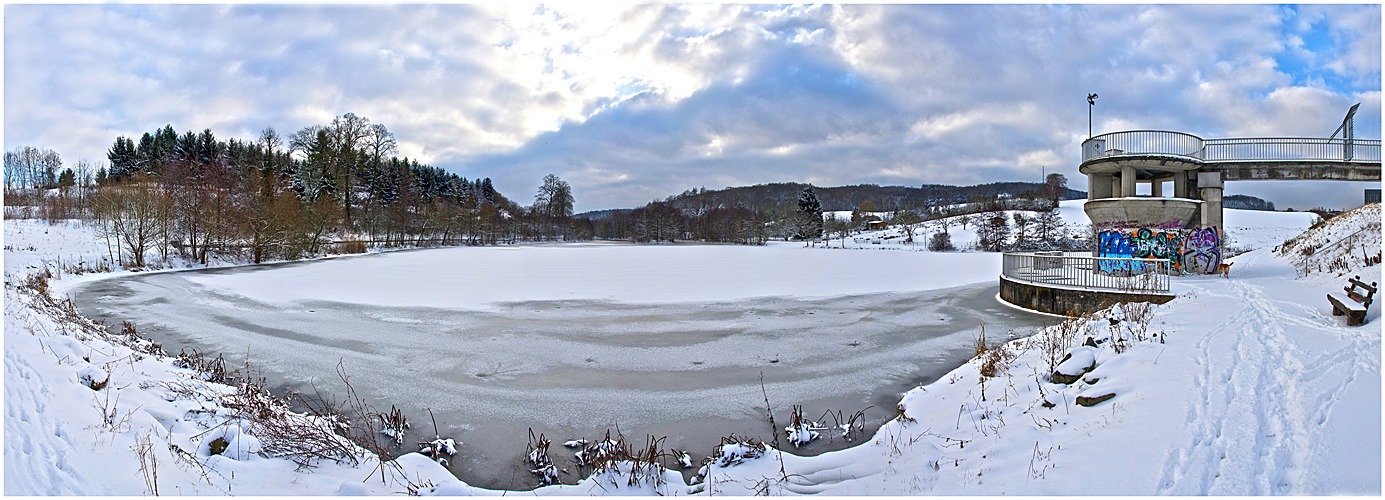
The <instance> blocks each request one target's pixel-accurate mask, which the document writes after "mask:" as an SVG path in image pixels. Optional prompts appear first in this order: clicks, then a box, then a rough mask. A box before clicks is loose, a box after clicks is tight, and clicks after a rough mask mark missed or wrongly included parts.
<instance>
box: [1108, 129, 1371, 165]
mask: <svg viewBox="0 0 1385 500" xmlns="http://www.w3.org/2000/svg"><path fill="white" fill-rule="evenodd" d="M1148 154H1155V155H1173V156H1183V157H1188V158H1196V159H1198V160H1203V161H1210V162H1237V161H1342V162H1345V161H1355V162H1379V161H1380V140H1379V139H1324V138H1316V137H1248V138H1233V139H1202V138H1200V137H1198V136H1195V135H1192V134H1186V133H1183V132H1171V131H1167V130H1129V131H1124V132H1111V133H1108V134H1101V135H1098V136H1096V137H1092V138H1091V139H1087V140H1086V141H1083V142H1082V161H1087V160H1090V159H1092V158H1100V157H1103V156H1117V155H1148Z"/></svg>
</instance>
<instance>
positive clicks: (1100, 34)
mask: <svg viewBox="0 0 1385 500" xmlns="http://www.w3.org/2000/svg"><path fill="white" fill-rule="evenodd" d="M4 9H5V10H4V12H5V24H4V30H5V31H4V59H5V61H4V62H5V64H4V72H5V73H4V81H5V98H4V115H5V123H4V127H5V132H4V141H5V150H7V151H9V150H13V149H15V148H17V147H21V146H37V147H41V148H48V149H52V150H54V151H57V152H58V153H59V154H60V155H61V156H62V157H63V159H64V160H65V162H67V163H68V164H71V163H73V162H74V161H76V160H78V159H87V160H92V161H105V152H106V150H107V149H109V148H110V146H111V144H112V143H113V142H114V140H115V138H116V137H117V136H120V135H126V136H131V137H134V138H138V136H139V135H140V134H142V133H144V132H147V131H153V130H155V129H157V128H159V127H162V126H163V125H165V124H171V125H173V127H174V128H175V129H177V130H178V131H179V132H182V131H186V130H196V131H201V130H203V129H208V128H210V129H211V130H212V131H213V132H214V133H215V134H216V135H217V136H218V137H220V138H223V139H225V138H231V137H236V138H242V139H254V138H255V137H257V136H258V135H259V133H260V131H261V130H263V129H265V128H266V127H273V128H274V129H275V130H277V131H278V132H279V133H280V135H288V134H290V133H292V132H293V131H296V130H298V129H301V128H303V127H306V126H311V125H317V124H326V123H329V122H331V120H332V118H333V117H335V116H338V115H341V114H344V113H348V112H350V113H355V114H357V115H359V116H363V117H366V118H368V119H370V120H371V121H372V122H373V123H381V124H384V125H385V126H387V127H388V128H389V129H390V130H391V131H392V132H393V133H394V134H395V136H396V138H397V139H398V142H399V152H400V154H402V155H405V156H408V157H410V158H415V159H418V160H419V161H420V162H422V163H427V164H431V165H434V166H438V167H443V168H445V169H447V170H449V171H452V172H455V173H457V174H459V175H462V176H464V177H467V178H472V179H474V178H481V177H490V178H491V179H493V181H494V183H495V185H496V187H497V189H499V190H500V191H501V192H502V193H505V194H506V195H507V196H509V197H511V198H512V199H515V200H516V201H519V202H521V203H528V201H529V200H531V199H532V198H531V197H532V196H533V193H536V192H537V190H538V186H539V185H540V184H541V182H542V178H543V177H544V175H546V174H550V173H551V174H556V175H558V176H559V177H561V178H562V179H563V180H566V181H568V182H569V183H570V184H571V185H572V188H573V195H574V197H575V199H576V207H575V208H576V211H578V212H582V211H586V210H596V209H604V208H632V207H636V206H639V205H643V204H644V203H647V202H649V201H652V200H657V199H663V198H665V197H667V196H669V195H673V194H677V193H679V192H682V191H684V190H687V189H689V188H698V187H705V188H707V189H718V188H723V187H729V186H741V185H750V184H758V183H767V182H811V183H813V184H815V185H819V186H837V185H846V184H858V183H874V184H881V185H904V186H917V185H919V184H924V183H937V184H958V185H968V184H980V183H987V182H997V181H1039V180H1040V179H1042V176H1043V174H1044V173H1054V172H1057V173H1061V174H1064V175H1065V176H1066V177H1067V178H1068V179H1069V185H1070V186H1071V187H1074V188H1077V189H1086V184H1087V183H1086V178H1085V176H1083V175H1081V174H1079V173H1078V171H1077V166H1078V163H1079V162H1080V158H1081V155H1080V153H1081V150H1080V144H1081V141H1082V140H1083V139H1085V138H1086V137H1087V136H1088V130H1087V125H1088V123H1087V121H1088V116H1087V115H1088V112H1089V111H1090V112H1091V119H1092V129H1093V131H1094V132H1095V133H1096V134H1100V133H1103V132H1113V131H1120V130H1134V129H1162V130H1176V131H1182V132H1188V133H1192V134H1195V135H1198V136H1201V137H1205V138H1216V137H1260V136H1303V137H1326V136H1328V135H1330V134H1331V133H1332V132H1333V130H1334V129H1336V128H1337V126H1338V125H1340V123H1341V121H1342V118H1343V116H1344V115H1345V113H1346V110H1347V108H1349V107H1350V106H1351V105H1352V104H1355V103H1358V102H1359V103H1362V105H1361V110H1360V111H1359V112H1358V114H1357V115H1356V137H1358V138H1371V139H1378V138H1380V110H1381V61H1380V48H1381V38H1380V33H1381V29H1380V19H1381V12H1380V6H1379V5H1303V6H1285V5H1219V6H1202V5H1158V6H1142V5H1098V6H1085V5H1059V6H1047V5H883V6H881V5H823V6H765V5H756V6H745V5H678V4H645V5H616V6H600V5H597V4H587V3H583V4H578V5H573V4H567V3H564V4H558V5H551V6H544V5H536V4H528V5H521V4H502V5H485V6H477V5H442V6H438V5H389V6H372V5H348V6H325V5H322V6H317V5H309V6H275V5H270V6H266V5H156V6H146V5H114V4H111V5H7V6H5V8H4ZM1088 93H1097V94H1099V96H1100V97H1098V98H1097V100H1096V105H1095V106H1090V107H1089V106H1088V103H1087V100H1086V95H1087V94H1088ZM1367 187H1379V186H1378V184H1377V185H1371V184H1367V183H1343V182H1316V183H1315V182H1233V183H1228V185H1227V191H1226V194H1238V193H1239V194H1252V195H1255V196H1260V197H1262V198H1266V199H1268V200H1270V201H1273V202H1275V204H1276V205H1277V206H1279V207H1281V208H1284V207H1295V208H1299V209H1306V208H1312V207H1315V206H1327V207H1341V208H1346V207H1351V206H1356V205H1359V204H1360V200H1361V196H1362V193H1361V191H1362V189H1364V188H1367Z"/></svg>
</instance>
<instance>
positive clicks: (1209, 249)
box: [1181, 226, 1221, 274]
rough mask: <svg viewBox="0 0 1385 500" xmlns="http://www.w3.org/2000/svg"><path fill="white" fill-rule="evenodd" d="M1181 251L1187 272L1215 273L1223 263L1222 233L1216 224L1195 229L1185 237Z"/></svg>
mask: <svg viewBox="0 0 1385 500" xmlns="http://www.w3.org/2000/svg"><path fill="white" fill-rule="evenodd" d="M1181 253H1182V260H1183V265H1184V267H1185V268H1186V271H1187V272H1190V273H1198V274H1212V273H1215V272H1217V266H1219V265H1220V264H1221V235H1220V234H1219V232H1218V231H1217V228H1216V227H1215V226H1209V227H1204V228H1202V229H1194V230H1192V231H1190V232H1189V233H1188V236H1187V237H1185V238H1183V248H1182V249H1181Z"/></svg>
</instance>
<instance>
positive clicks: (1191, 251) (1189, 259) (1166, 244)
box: [1096, 227, 1221, 275]
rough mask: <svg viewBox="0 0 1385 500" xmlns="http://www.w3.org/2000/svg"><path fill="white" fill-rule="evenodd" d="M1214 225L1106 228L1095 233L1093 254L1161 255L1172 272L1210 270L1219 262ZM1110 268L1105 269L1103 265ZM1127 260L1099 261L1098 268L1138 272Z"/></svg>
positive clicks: (1146, 256)
mask: <svg viewBox="0 0 1385 500" xmlns="http://www.w3.org/2000/svg"><path fill="white" fill-rule="evenodd" d="M1218 235H1219V233H1218V231H1217V229H1216V228H1215V227H1206V228H1202V229H1191V230H1189V229H1156V228H1147V227H1146V228H1140V229H1134V230H1129V229H1125V230H1120V229H1108V230H1104V231H1101V232H1100V233H1097V247H1096V251H1097V257H1118V258H1136V259H1161V260H1167V261H1168V262H1169V271H1170V272H1172V273H1180V272H1189V273H1205V274H1210V273H1213V272H1216V270H1217V264H1220V263H1221V240H1220V237H1219V236H1218ZM1108 267H1109V268H1110V269H1106V268H1108ZM1142 271H1143V270H1142V269H1131V268H1130V265H1129V263H1121V262H1118V261H1109V262H1108V261H1103V263H1102V272H1104V273H1107V274H1117V275H1128V274H1138V273H1140V272H1142Z"/></svg>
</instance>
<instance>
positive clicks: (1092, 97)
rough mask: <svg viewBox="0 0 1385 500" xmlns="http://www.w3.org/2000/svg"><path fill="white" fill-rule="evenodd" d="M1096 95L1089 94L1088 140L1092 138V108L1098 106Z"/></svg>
mask: <svg viewBox="0 0 1385 500" xmlns="http://www.w3.org/2000/svg"><path fill="white" fill-rule="evenodd" d="M1096 98H1097V95H1096V94H1087V138H1088V139H1090V138H1092V106H1096Z"/></svg>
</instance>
